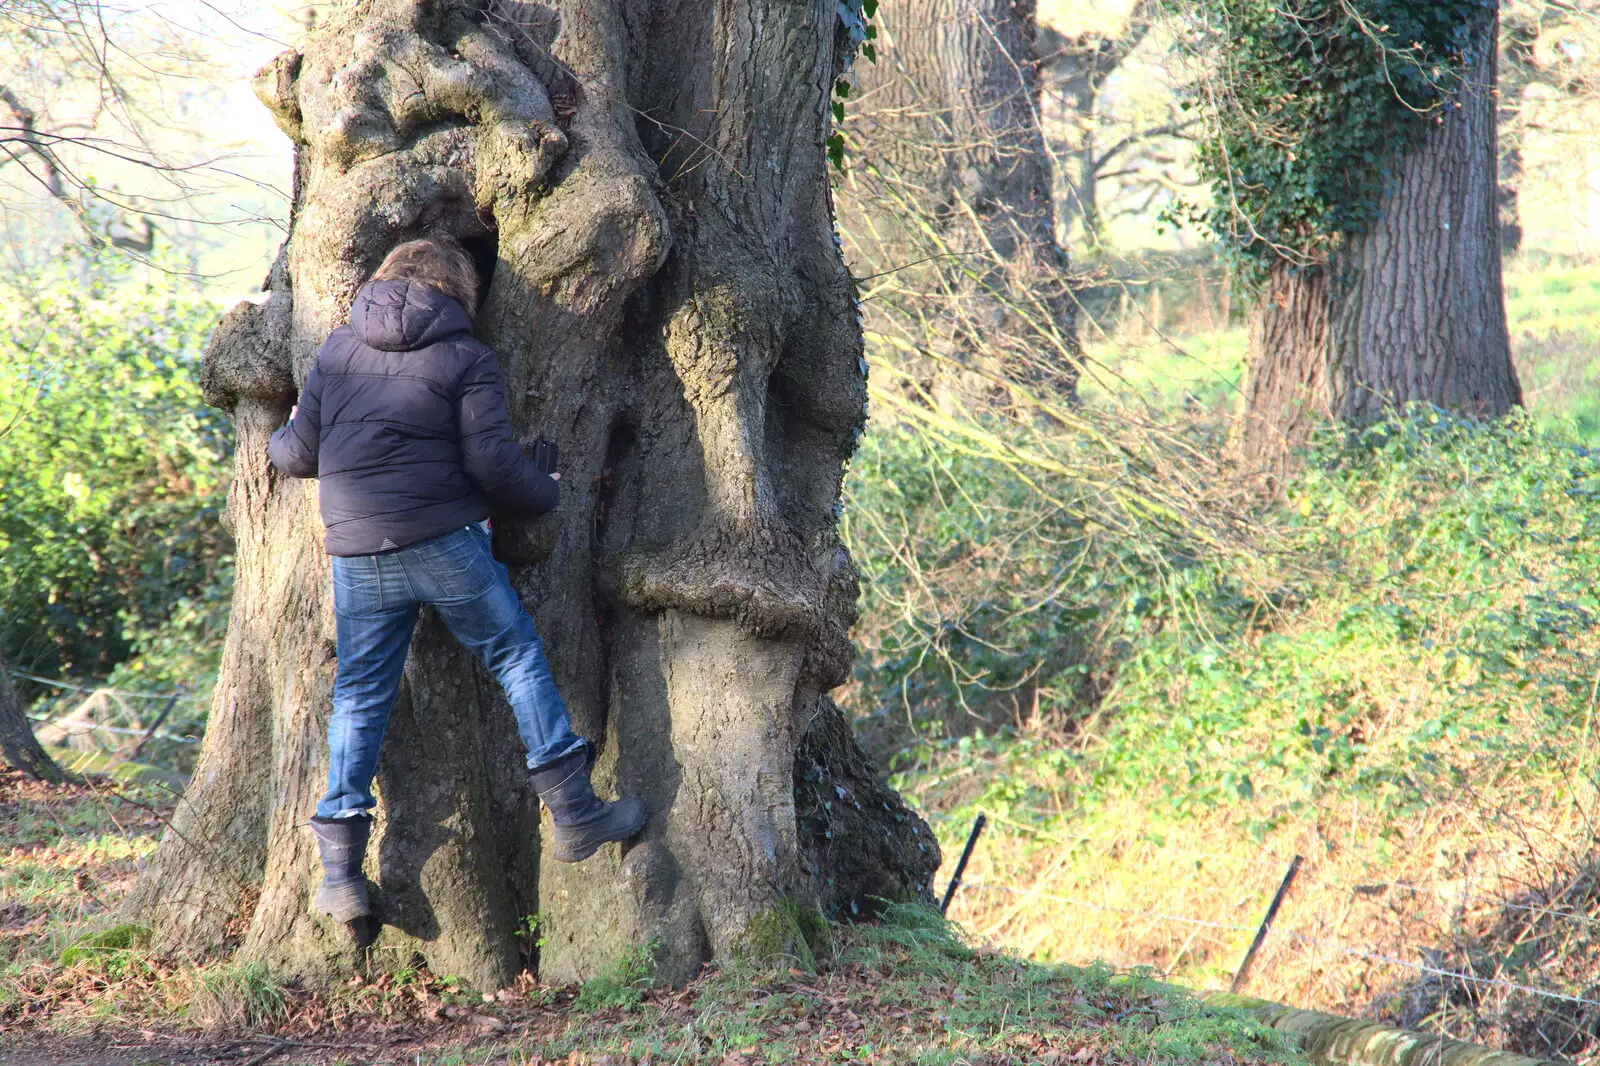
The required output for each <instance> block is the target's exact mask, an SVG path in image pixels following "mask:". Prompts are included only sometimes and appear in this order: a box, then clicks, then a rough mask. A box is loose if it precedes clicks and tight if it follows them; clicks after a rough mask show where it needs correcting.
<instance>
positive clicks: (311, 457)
mask: <svg viewBox="0 0 1600 1066" xmlns="http://www.w3.org/2000/svg"><path fill="white" fill-rule="evenodd" d="M321 438H322V373H321V370H320V369H319V368H318V367H312V368H311V373H310V374H308V375H306V387H305V388H303V389H301V390H300V403H299V404H298V405H297V406H296V408H295V410H294V413H293V414H292V415H291V416H290V418H289V421H287V422H285V423H284V424H283V425H282V426H280V427H279V428H278V431H277V432H276V433H274V434H273V435H272V440H271V441H269V442H268V444H267V457H268V458H269V459H271V460H272V465H273V466H275V467H277V468H278V469H279V470H282V471H283V472H284V473H285V474H288V475H289V476H290V477H316V476H317V446H318V444H319V443H320V442H321Z"/></svg>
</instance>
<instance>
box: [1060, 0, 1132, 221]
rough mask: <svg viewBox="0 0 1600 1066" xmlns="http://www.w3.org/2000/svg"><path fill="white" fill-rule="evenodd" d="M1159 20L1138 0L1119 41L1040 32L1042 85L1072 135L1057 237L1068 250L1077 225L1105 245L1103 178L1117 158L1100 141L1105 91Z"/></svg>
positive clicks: (1062, 175)
mask: <svg viewBox="0 0 1600 1066" xmlns="http://www.w3.org/2000/svg"><path fill="white" fill-rule="evenodd" d="M1159 14H1160V12H1159V10H1158V8H1157V5H1156V2H1155V0H1138V3H1136V4H1134V6H1133V10H1132V11H1130V12H1128V22H1127V25H1126V27H1124V29H1123V31H1122V33H1121V34H1120V35H1118V36H1115V37H1107V36H1103V35H1101V34H1098V33H1089V34H1079V35H1077V36H1075V37H1068V36H1067V35H1065V34H1063V33H1058V32H1057V31H1055V30H1053V29H1049V28H1047V27H1043V26H1041V27H1040V28H1039V37H1038V40H1039V45H1038V51H1039V65H1040V67H1041V68H1042V77H1041V81H1042V82H1043V84H1044V86H1045V88H1047V89H1048V90H1049V92H1050V94H1051V95H1053V96H1055V97H1057V98H1058V100H1059V103H1060V120H1061V124H1062V127H1063V128H1064V129H1065V130H1066V131H1067V145H1066V165H1064V166H1062V167H1061V168H1060V173H1058V174H1057V175H1056V176H1055V201H1056V216H1057V217H1056V230H1055V232H1056V237H1057V240H1058V241H1061V242H1063V246H1065V244H1064V242H1065V241H1066V240H1067V238H1068V234H1070V233H1071V231H1072V228H1073V222H1074V221H1076V222H1077V223H1078V226H1079V230H1080V235H1081V239H1082V241H1083V244H1084V245H1087V246H1088V247H1090V248H1097V247H1099V245H1100V239H1101V233H1102V228H1103V220H1102V218H1101V216H1100V195H1099V189H1100V172H1101V170H1102V169H1104V168H1105V167H1106V165H1107V164H1108V163H1109V162H1110V161H1111V159H1112V158H1114V157H1115V156H1114V154H1113V153H1110V152H1106V146H1105V145H1101V144H1099V143H1097V141H1096V138H1095V132H1096V127H1097V126H1098V124H1099V122H1100V94H1101V90H1103V89H1104V88H1105V84H1106V79H1108V78H1110V77H1111V75H1112V74H1114V73H1115V72H1116V70H1117V68H1118V67H1120V66H1121V65H1122V64H1123V62H1124V61H1125V60H1126V59H1127V58H1128V57H1129V56H1130V55H1132V54H1133V52H1134V50H1135V49H1137V48H1138V47H1139V45H1141V44H1143V43H1144V39H1145V38H1146V37H1148V36H1149V34H1150V31H1151V30H1152V29H1153V28H1154V27H1155V20H1156V18H1157V16H1158V15H1159ZM1130 140H1131V138H1130ZM1113 147H1115V146H1113ZM1102 152H1106V154H1104V155H1102Z"/></svg>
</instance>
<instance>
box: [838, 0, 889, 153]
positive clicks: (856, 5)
mask: <svg viewBox="0 0 1600 1066" xmlns="http://www.w3.org/2000/svg"><path fill="white" fill-rule="evenodd" d="M838 5H839V6H838V10H839V21H840V22H841V23H843V24H844V28H845V32H846V33H848V34H849V35H850V48H849V51H847V52H846V53H845V61H844V73H845V74H849V73H850V68H851V67H853V66H854V65H855V58H856V55H857V54H858V53H859V54H860V55H863V56H866V57H867V62H869V63H876V62H877V61H878V44H877V41H878V27H877V26H876V25H874V24H873V21H872V20H873V19H874V18H876V17H877V15H878V0H838ZM833 97H834V99H833V123H834V125H835V126H839V125H842V124H843V123H844V102H845V101H846V100H848V99H850V80H849V79H848V78H847V77H844V76H843V75H841V76H840V77H839V78H837V79H836V80H835V81H834V83H833ZM828 160H829V162H831V163H832V164H833V166H834V169H835V170H843V169H844V134H843V133H842V132H840V131H839V130H837V129H835V130H834V131H833V133H832V134H830V135H829V137H828Z"/></svg>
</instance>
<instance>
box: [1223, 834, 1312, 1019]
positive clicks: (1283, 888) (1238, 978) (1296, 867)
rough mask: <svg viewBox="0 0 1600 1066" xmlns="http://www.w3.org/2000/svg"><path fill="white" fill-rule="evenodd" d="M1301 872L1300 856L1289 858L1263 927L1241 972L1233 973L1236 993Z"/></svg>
mask: <svg viewBox="0 0 1600 1066" xmlns="http://www.w3.org/2000/svg"><path fill="white" fill-rule="evenodd" d="M1299 872H1300V856H1298V855H1296V856H1295V857H1294V858H1293V859H1291V860H1289V871H1288V872H1287V873H1285V874H1284V875H1283V883H1282V884H1281V885H1279V886H1278V894H1277V895H1275V896H1273V897H1272V904H1271V905H1270V906H1269V907H1267V916H1266V917H1265V918H1263V919H1261V928H1259V929H1257V930H1256V938H1255V940H1253V941H1251V942H1250V950H1249V951H1247V952H1245V953H1244V961H1243V962H1241V963H1240V964H1239V972H1238V973H1236V974H1234V975H1233V991H1234V992H1235V993H1237V992H1238V991H1239V989H1241V988H1243V987H1244V982H1245V979H1246V978H1248V977H1249V976H1250V967H1251V965H1252V964H1253V963H1254V962H1255V961H1256V952H1258V951H1260V950H1261V943H1262V941H1264V940H1266V939H1267V934H1268V933H1269V932H1271V931H1272V920H1273V919H1274V918H1276V917H1277V916H1278V908H1279V907H1281V906H1283V897H1285V896H1287V895H1288V894H1289V886H1290V885H1292V884H1294V876H1295V874H1297V873H1299Z"/></svg>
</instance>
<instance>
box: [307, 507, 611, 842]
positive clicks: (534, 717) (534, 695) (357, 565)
mask: <svg viewBox="0 0 1600 1066" xmlns="http://www.w3.org/2000/svg"><path fill="white" fill-rule="evenodd" d="M424 603H431V604H433V605H434V607H435V608H436V609H437V610H438V612H439V617H440V619H442V620H443V621H444V624H445V625H446V626H447V627H449V629H450V632H451V633H452V634H454V635H455V638H456V639H457V640H459V641H460V642H461V643H462V644H464V645H466V647H467V648H468V650H470V651H471V652H472V653H473V654H474V655H476V656H477V657H478V660H479V661H480V662H482V663H483V665H484V666H486V667H487V668H488V669H489V672H490V673H492V674H494V676H495V678H496V679H497V680H498V681H499V682H500V687H501V688H503V689H505V693H506V698H507V699H508V700H510V702H511V710H512V712H513V713H515V714H516V716H517V732H519V733H520V734H521V735H522V743H523V745H524V746H525V747H526V748H527V749H528V766H529V767H530V768H531V767H537V766H543V765H544V764H546V763H550V762H554V761H555V760H557V759H559V758H561V757H562V756H564V755H568V754H571V753H572V752H573V751H576V750H577V749H579V748H581V747H582V746H583V744H584V741H583V738H581V737H579V736H578V735H577V734H576V733H574V732H573V731H572V721H571V719H570V718H568V717H567V706H566V704H565V703H563V702H562V701H561V694H560V693H559V692H557V691H556V683H555V678H553V677H552V676H551V675H550V664H549V663H547V662H546V661H545V657H544V644H543V643H542V642H541V641H540V640H539V636H538V634H537V633H535V632H534V631H533V619H531V618H529V617H528V612H527V611H526V610H524V609H523V606H522V601H521V600H520V599H518V597H517V593H516V590H515V589H513V588H512V587H511V579H510V577H509V576H508V575H507V573H506V568H505V566H504V565H503V564H501V563H499V562H498V561H496V560H495V558H494V556H493V555H492V554H490V551H489V533H488V531H487V530H486V529H484V528H483V527H482V526H468V527H466V528H465V529H458V530H456V531H455V532H454V533H446V534H445V535H444V536H442V537H436V538H435V539H433V540H429V541H424V542H423V543H421V544H413V545H411V546H410V547H406V548H401V549H399V550H398V551H392V552H386V553H385V554H383V555H357V556H350V557H348V558H340V557H338V556H335V557H334V559H333V609H334V616H335V618H336V619H337V621H338V652H339V671H338V674H337V676H336V677H335V679H334V683H333V719H332V721H330V722H329V723H328V794H327V795H326V796H324V797H322V802H321V803H318V804H317V816H318V817H320V818H338V817H348V816H351V815H356V814H362V813H365V812H367V811H370V810H371V809H372V808H373V806H374V805H375V801H374V800H373V798H372V775H373V773H374V772H376V770H377V767H378V748H379V746H380V745H381V744H382V743H383V731H384V727H385V726H387V725H388V724H389V711H390V709H391V708H392V707H393V706H394V698H395V695H396V693H398V692H399V691H400V677H401V674H402V672H403V671H404V669H405V664H406V650H407V649H408V648H409V647H410V645H411V630H412V628H413V627H414V626H415V625H416V622H417V608H418V606H419V605H421V604H424Z"/></svg>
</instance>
